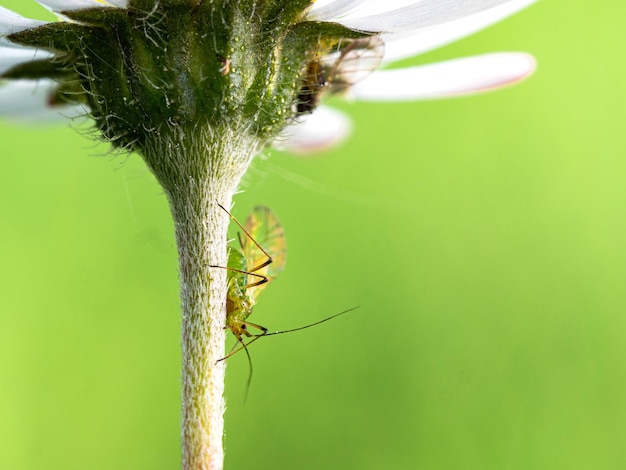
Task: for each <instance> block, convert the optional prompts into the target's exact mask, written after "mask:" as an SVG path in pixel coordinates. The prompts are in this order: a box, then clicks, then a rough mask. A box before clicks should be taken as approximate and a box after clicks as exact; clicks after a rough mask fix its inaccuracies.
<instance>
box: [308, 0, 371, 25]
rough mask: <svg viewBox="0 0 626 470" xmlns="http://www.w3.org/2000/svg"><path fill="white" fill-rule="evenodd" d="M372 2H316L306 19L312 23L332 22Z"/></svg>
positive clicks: (368, 0) (346, 0)
mask: <svg viewBox="0 0 626 470" xmlns="http://www.w3.org/2000/svg"><path fill="white" fill-rule="evenodd" d="M372 1H373V0H335V1H333V2H330V3H329V2H326V3H323V2H319V1H318V2H316V3H315V4H314V5H313V6H312V7H311V11H310V13H309V14H308V15H307V19H309V20H314V21H332V20H336V19H338V18H340V17H341V16H344V15H348V14H350V13H352V12H353V11H355V10H357V9H360V8H362V7H363V6H364V5H365V4H367V3H371V2H372Z"/></svg>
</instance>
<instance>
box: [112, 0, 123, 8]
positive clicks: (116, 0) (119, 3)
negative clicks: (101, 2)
mask: <svg viewBox="0 0 626 470" xmlns="http://www.w3.org/2000/svg"><path fill="white" fill-rule="evenodd" d="M107 3H110V4H111V5H113V6H114V7H118V8H126V7H127V6H128V0H107Z"/></svg>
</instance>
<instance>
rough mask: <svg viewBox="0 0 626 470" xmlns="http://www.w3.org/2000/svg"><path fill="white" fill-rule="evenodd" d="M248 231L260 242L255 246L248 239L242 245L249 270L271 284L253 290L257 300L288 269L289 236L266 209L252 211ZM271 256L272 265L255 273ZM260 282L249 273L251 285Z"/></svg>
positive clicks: (251, 290) (252, 295)
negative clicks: (287, 238)
mask: <svg viewBox="0 0 626 470" xmlns="http://www.w3.org/2000/svg"><path fill="white" fill-rule="evenodd" d="M246 230H247V231H248V233H249V234H250V236H251V237H252V238H253V239H254V240H256V242H257V243H254V242H253V241H252V240H250V239H248V238H246V239H245V240H244V241H243V242H242V250H243V253H244V256H245V258H246V262H247V265H248V270H249V271H250V272H254V274H258V275H261V276H266V277H267V280H268V282H266V283H264V284H260V285H258V286H254V287H250V290H249V295H250V296H251V297H252V298H253V299H254V300H256V299H257V298H258V296H259V294H260V293H261V292H262V291H263V289H265V287H266V286H267V284H268V283H269V282H270V281H272V279H274V278H275V277H276V276H277V275H278V273H280V272H281V271H282V270H283V268H284V267H285V259H286V248H285V235H284V232H283V227H282V225H280V222H278V219H277V218H276V215H275V214H274V213H273V212H272V211H271V210H270V209H269V208H268V207H265V206H257V207H255V208H254V209H253V210H252V212H251V213H250V215H249V216H248V220H247V221H246ZM257 244H258V245H260V246H262V247H263V249H264V250H265V251H266V253H267V254H266V253H264V252H263V250H261V249H260V248H259V246H257ZM268 255H269V256H270V257H271V259H272V262H271V263H269V264H268V265H267V266H264V267H262V268H260V269H257V270H255V268H256V267H257V266H260V265H262V264H264V263H265V262H266V261H267V259H268V258H267V256H268ZM258 280H259V277H258V276H251V275H249V274H248V283H249V284H252V283H254V282H257V281H258Z"/></svg>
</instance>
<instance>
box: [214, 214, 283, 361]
mask: <svg viewBox="0 0 626 470" xmlns="http://www.w3.org/2000/svg"><path fill="white" fill-rule="evenodd" d="M220 207H221V206H220ZM222 209H224V208H223V207H222ZM224 210H225V211H226V209H224ZM226 212H228V211H226ZM228 215H229V216H230V218H231V219H232V220H233V221H234V222H235V223H236V224H237V225H238V226H239V227H240V228H241V230H243V232H244V234H245V235H246V238H242V237H241V236H239V246H240V248H239V249H237V248H234V247H231V249H230V252H229V255H228V267H227V268H226V269H228V294H227V299H226V328H228V329H229V330H230V331H231V332H232V333H233V335H235V338H237V342H238V343H240V344H241V345H242V347H244V348H245V346H246V343H245V342H244V340H243V337H244V336H246V337H254V338H253V339H252V340H251V341H250V342H252V341H254V340H255V339H257V338H259V337H261V336H263V335H265V334H267V329H266V328H265V327H263V326H261V325H257V324H256V323H251V322H249V321H247V318H248V317H249V316H250V314H251V313H252V307H254V304H255V303H256V300H257V298H258V297H259V294H260V293H261V292H263V290H264V289H265V287H267V285H268V284H269V282H271V281H272V280H273V279H274V278H275V277H276V276H277V275H278V273H279V272H280V271H282V270H283V268H284V266H285V258H286V250H285V235H284V232H283V228H282V226H281V225H280V223H279V222H278V219H277V218H276V215H275V214H274V213H273V212H272V211H271V210H270V209H269V208H268V207H265V206H257V207H255V208H254V209H253V210H252V212H251V213H250V215H249V216H248V219H247V221H246V225H245V227H244V226H242V225H241V224H240V223H239V221H238V220H237V219H235V217H233V216H232V215H231V214H230V213H228ZM215 267H220V266H215ZM249 327H253V328H256V329H258V330H260V331H261V332H262V333H261V334H260V335H254V334H252V333H250V332H249V331H248V329H249ZM248 344H249V343H248ZM235 352H237V350H235V351H232V352H231V353H230V354H228V355H227V356H226V357H224V358H223V359H226V358H227V357H229V356H231V355H232V354H234V353H235Z"/></svg>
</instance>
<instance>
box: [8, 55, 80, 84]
mask: <svg viewBox="0 0 626 470" xmlns="http://www.w3.org/2000/svg"><path fill="white" fill-rule="evenodd" d="M73 76H74V77H75V78H76V79H78V77H77V76H76V73H75V70H74V68H73V67H72V64H71V63H69V64H68V63H67V62H61V61H59V60H57V59H55V58H53V59H45V60H36V61H32V62H23V63H20V64H17V65H15V66H14V67H12V68H10V69H9V70H7V71H6V72H5V73H3V74H0V78H9V79H15V80H19V79H29V80H37V79H40V78H52V79H58V80H61V79H66V80H67V79H70V78H73Z"/></svg>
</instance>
